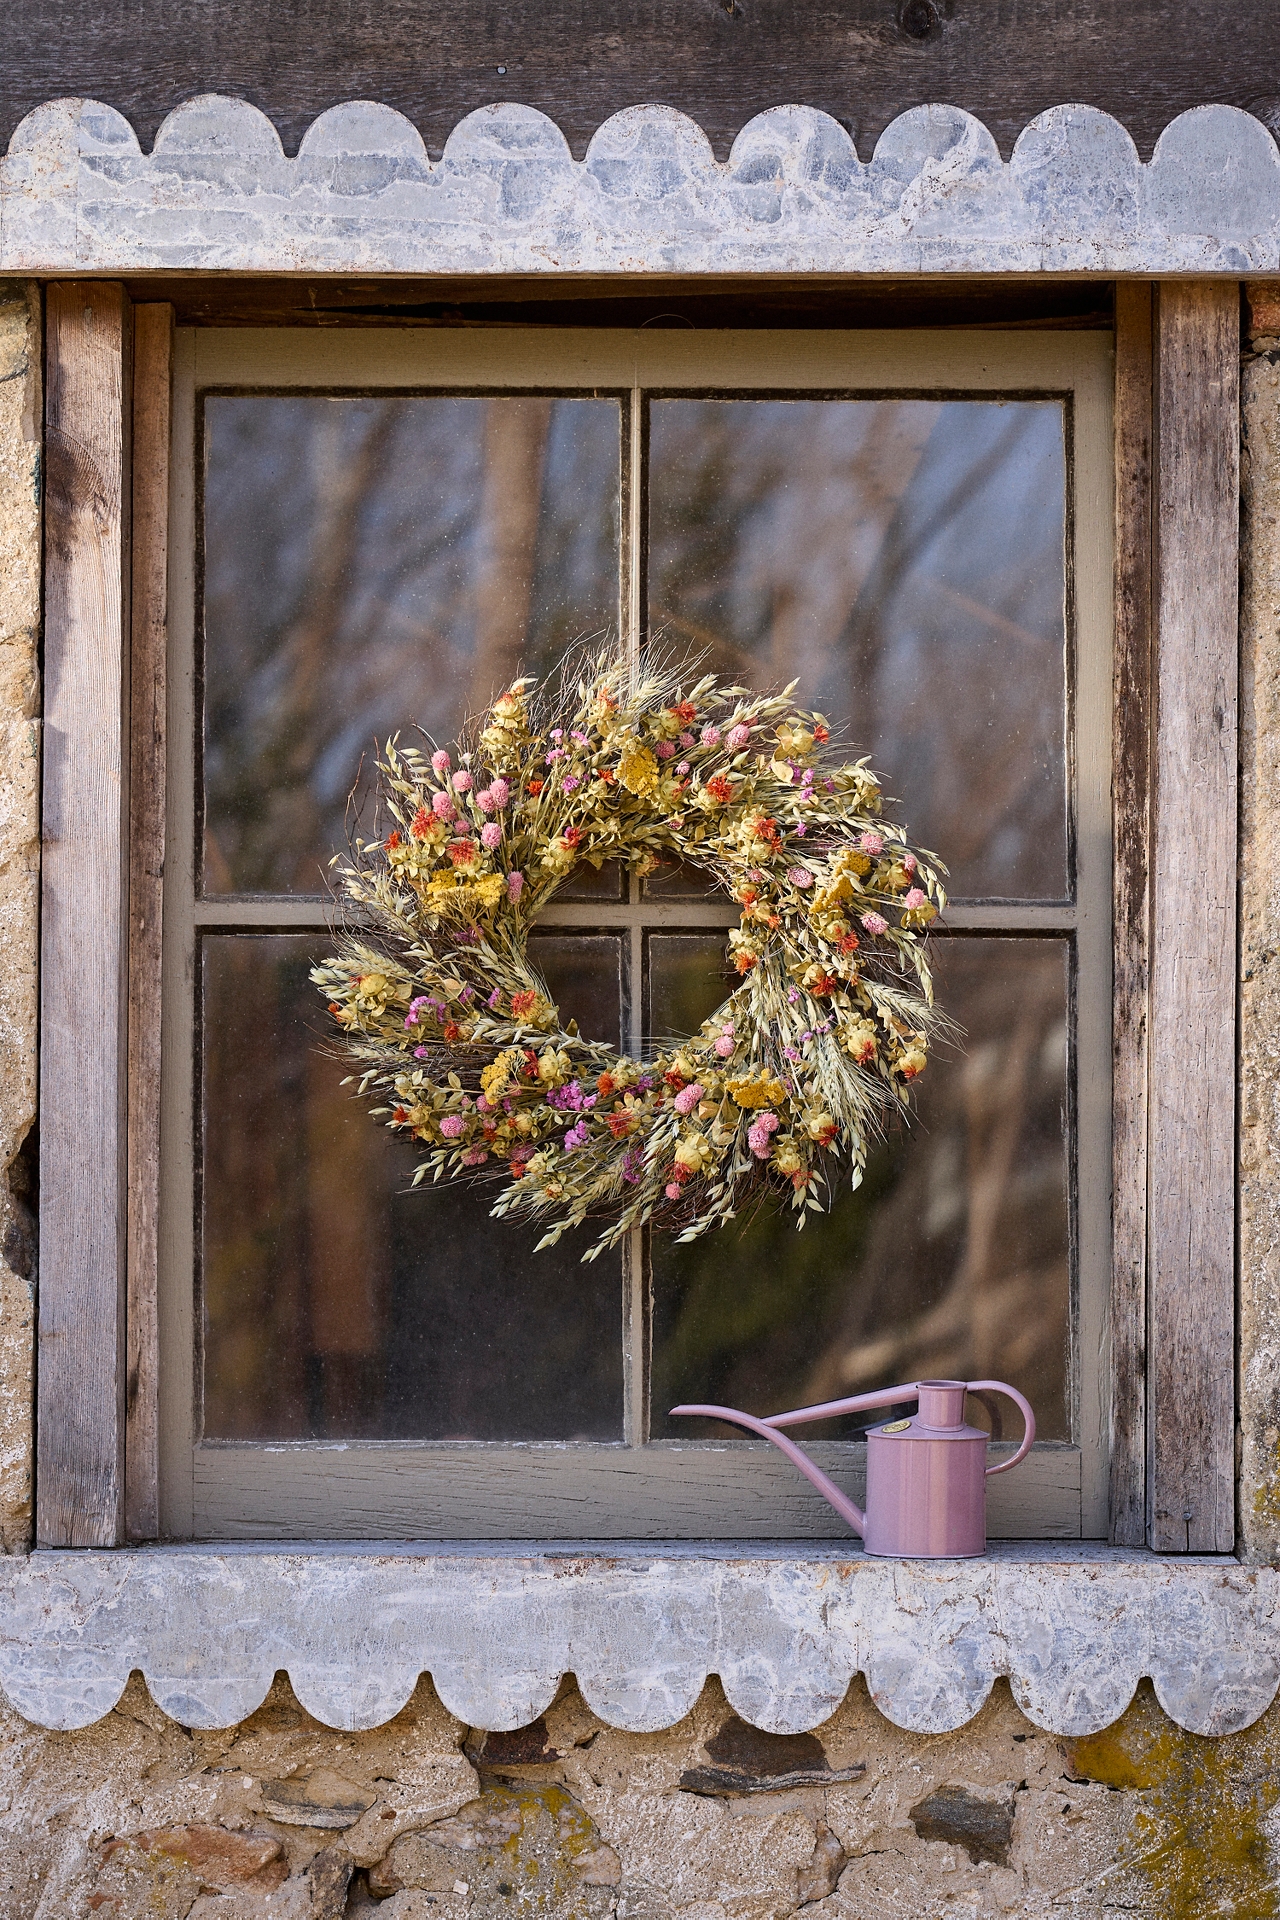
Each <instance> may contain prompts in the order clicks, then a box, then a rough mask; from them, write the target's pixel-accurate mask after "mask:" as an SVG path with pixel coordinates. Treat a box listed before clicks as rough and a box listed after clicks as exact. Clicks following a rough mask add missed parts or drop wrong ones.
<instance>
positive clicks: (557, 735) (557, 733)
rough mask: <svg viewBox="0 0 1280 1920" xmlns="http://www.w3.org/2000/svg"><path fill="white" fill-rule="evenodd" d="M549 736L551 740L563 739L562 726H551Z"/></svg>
mask: <svg viewBox="0 0 1280 1920" xmlns="http://www.w3.org/2000/svg"><path fill="white" fill-rule="evenodd" d="M551 738H552V739H553V740H563V739H564V728H563V727H552V729H551Z"/></svg>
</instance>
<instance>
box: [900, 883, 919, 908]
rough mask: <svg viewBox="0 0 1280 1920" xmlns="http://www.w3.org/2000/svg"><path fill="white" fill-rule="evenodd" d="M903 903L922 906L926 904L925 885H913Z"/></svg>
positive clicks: (909, 905) (907, 905)
mask: <svg viewBox="0 0 1280 1920" xmlns="http://www.w3.org/2000/svg"><path fill="white" fill-rule="evenodd" d="M902 904H903V906H904V907H922V906H923V905H924V889H923V887H912V889H911V891H910V893H908V894H907V896H906V898H905V899H904V900H903V902H902Z"/></svg>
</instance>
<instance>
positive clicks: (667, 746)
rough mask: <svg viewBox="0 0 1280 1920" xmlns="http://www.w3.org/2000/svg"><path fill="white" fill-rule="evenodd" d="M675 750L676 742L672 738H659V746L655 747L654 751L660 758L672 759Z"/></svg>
mask: <svg viewBox="0 0 1280 1920" xmlns="http://www.w3.org/2000/svg"><path fill="white" fill-rule="evenodd" d="M675 750H676V749H675V742H674V741H672V740H659V742H658V744H657V746H656V747H655V748H654V752H655V753H656V754H657V756H658V758H659V760H670V759H671V758H672V756H673V755H674V753H675Z"/></svg>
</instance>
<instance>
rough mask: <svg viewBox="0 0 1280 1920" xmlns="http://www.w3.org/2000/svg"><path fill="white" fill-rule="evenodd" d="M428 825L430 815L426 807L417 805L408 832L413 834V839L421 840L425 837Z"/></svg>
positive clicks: (429, 823)
mask: <svg viewBox="0 0 1280 1920" xmlns="http://www.w3.org/2000/svg"><path fill="white" fill-rule="evenodd" d="M430 825H431V815H430V814H429V813H428V812H427V809H426V808H425V807H419V808H418V811H417V812H416V813H415V814H414V816H413V825H412V826H411V827H410V829H409V832H410V833H411V834H412V835H413V838H414V839H415V840H421V839H423V838H424V837H425V835H426V831H427V828H428V827H429V826H430Z"/></svg>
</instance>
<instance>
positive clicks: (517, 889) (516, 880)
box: [507, 869, 524, 901]
mask: <svg viewBox="0 0 1280 1920" xmlns="http://www.w3.org/2000/svg"><path fill="white" fill-rule="evenodd" d="M523 892H524V875H523V874H522V873H521V872H519V870H518V869H513V871H512V872H511V873H509V874H508V875H507V893H508V896H509V897H510V899H511V900H513V901H516V900H519V898H520V895H521V894H522V893H523Z"/></svg>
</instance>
